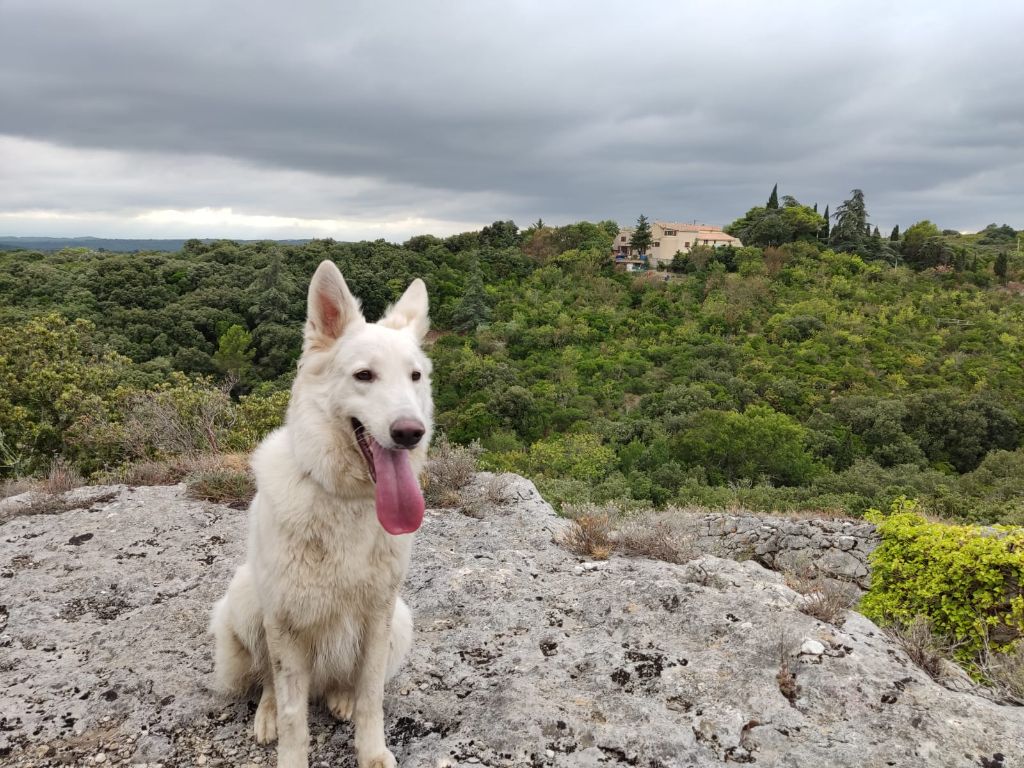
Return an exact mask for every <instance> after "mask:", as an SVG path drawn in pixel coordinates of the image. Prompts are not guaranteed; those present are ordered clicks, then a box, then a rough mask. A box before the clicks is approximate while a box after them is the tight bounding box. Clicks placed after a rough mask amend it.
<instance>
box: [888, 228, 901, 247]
mask: <svg viewBox="0 0 1024 768" xmlns="http://www.w3.org/2000/svg"><path fill="white" fill-rule="evenodd" d="M889 239H890V240H891V241H892V242H894V243H898V242H899V239H900V225H899V224H897V225H896V226H895V227H893V228H892V234H890V235H889Z"/></svg>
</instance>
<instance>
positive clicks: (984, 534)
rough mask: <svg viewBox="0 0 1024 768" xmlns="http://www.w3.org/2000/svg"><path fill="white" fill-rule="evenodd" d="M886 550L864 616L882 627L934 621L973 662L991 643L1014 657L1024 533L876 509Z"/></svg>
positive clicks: (877, 559) (1022, 621)
mask: <svg viewBox="0 0 1024 768" xmlns="http://www.w3.org/2000/svg"><path fill="white" fill-rule="evenodd" d="M867 519H868V520H871V521H872V522H874V523H875V524H876V525H877V526H878V531H879V533H880V534H881V536H882V544H881V545H880V546H879V547H878V549H876V550H875V552H874V554H873V555H872V556H871V564H872V572H871V590H870V591H869V592H868V594H867V595H865V596H864V599H863V600H862V601H861V604H860V609H861V611H862V612H863V613H864V614H865V615H866V616H868V617H869V618H871V619H873V620H875V621H878V622H880V623H897V624H901V625H904V626H906V625H909V624H911V623H912V622H913V621H914V619H915V618H916V617H918V616H925V617H927V618H928V619H929V620H930V621H931V624H932V627H933V628H934V631H935V632H936V633H938V634H939V635H944V636H946V637H947V638H949V639H950V640H951V641H952V642H953V643H954V644H955V645H956V647H957V650H956V655H957V657H958V658H960V660H961V661H965V662H968V663H972V662H973V661H974V660H975V659H976V658H977V657H978V655H979V654H980V653H981V652H982V651H983V650H984V649H985V647H986V644H988V645H990V646H991V647H992V648H993V649H995V650H1000V651H1007V650H1010V649H1012V647H1013V644H1014V643H1015V642H1016V641H1018V640H1019V639H1020V638H1021V637H1024V529H1022V528H1013V527H1009V526H989V527H979V526H975V525H947V524H944V523H935V522H929V521H928V520H926V519H925V518H924V516H923V515H921V513H920V512H918V511H917V502H915V501H909V500H907V499H906V498H902V497H901V498H899V499H897V500H896V501H895V502H893V505H892V508H891V509H890V511H889V512H888V513H883V512H880V511H879V510H876V509H873V510H871V511H870V512H869V513H868V514H867Z"/></svg>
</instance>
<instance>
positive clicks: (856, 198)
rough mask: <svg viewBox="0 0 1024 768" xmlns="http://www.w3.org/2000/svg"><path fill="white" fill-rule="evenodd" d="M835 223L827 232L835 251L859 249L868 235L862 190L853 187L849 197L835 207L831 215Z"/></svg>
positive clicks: (866, 213) (866, 212)
mask: <svg viewBox="0 0 1024 768" xmlns="http://www.w3.org/2000/svg"><path fill="white" fill-rule="evenodd" d="M833 218H835V220H836V223H835V226H833V227H832V231H831V233H830V234H829V243H831V244H832V246H833V247H834V248H835V249H836V250H837V251H853V252H856V251H859V250H861V249H862V248H863V247H864V246H865V244H866V241H867V239H868V237H869V235H870V232H869V231H868V211H867V206H866V205H865V202H864V192H863V191H861V190H859V189H854V190H852V191H851V192H850V197H849V199H847V200H844V201H843V202H842V204H841V205H840V206H839V207H838V208H836V212H835V214H834V216H833Z"/></svg>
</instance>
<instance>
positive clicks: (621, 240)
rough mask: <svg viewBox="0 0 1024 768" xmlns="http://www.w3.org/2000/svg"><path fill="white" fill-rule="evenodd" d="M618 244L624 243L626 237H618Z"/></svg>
mask: <svg viewBox="0 0 1024 768" xmlns="http://www.w3.org/2000/svg"><path fill="white" fill-rule="evenodd" d="M619 242H622V243H624V242H626V236H625V235H623V236H622V237H620V238H619Z"/></svg>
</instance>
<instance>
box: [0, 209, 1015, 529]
mask: <svg viewBox="0 0 1024 768" xmlns="http://www.w3.org/2000/svg"><path fill="white" fill-rule="evenodd" d="M857 193H859V190H854V194H852V195H851V198H850V199H849V200H847V201H844V203H842V204H841V205H839V206H837V208H836V214H835V215H834V216H831V215H828V212H827V210H826V212H825V213H824V214H819V213H818V212H817V210H816V209H817V206H816V205H814V206H810V207H809V206H806V205H804V204H801V203H800V202H798V201H797V200H796V199H795V198H792V197H789V196H783V197H782V198H781V199H780V198H779V197H778V194H777V192H775V191H773V195H772V197H771V198H770V199H769V201H768V204H767V205H765V206H761V207H754V208H751V209H750V210H749V211H748V212H747V213H746V214H745V215H744V216H743V217H740V218H739V219H737V220H736V221H735V222H733V223H732V224H731V225H729V226H728V227H727V230H728V231H730V232H732V233H733V234H736V235H737V236H739V237H740V238H741V239H742V240H743V241H744V247H742V248H720V249H703V248H697V249H694V250H693V251H692V252H690V253H689V254H679V255H678V256H677V259H676V260H675V261H674V262H673V265H672V271H671V272H667V273H664V274H663V273H659V272H654V271H652V272H649V273H644V274H640V275H637V274H632V273H630V274H627V273H619V272H615V271H614V265H613V262H612V260H611V258H610V252H611V245H612V241H613V238H614V237H615V235H616V234H617V232H618V226H617V225H616V224H615V223H614V222H599V223H588V222H580V223H577V224H572V225H569V226H564V227H551V226H546V225H544V224H543V222H538V223H537V224H536V225H534V226H531V227H529V228H528V229H525V230H520V229H519V228H518V227H517V226H516V225H515V224H514V223H513V222H511V221H498V222H494V223H493V224H491V225H489V226H487V227H484V228H483V229H482V230H481V231H479V232H467V233H463V234H460V235H455V236H452V237H448V238H437V237H433V236H430V235H423V236H419V237H414V238H412V239H410V240H409V241H407V242H406V243H404V244H401V245H398V244H392V243H387V242H385V241H383V240H378V241H374V242H360V243H340V242H334V241H332V240H314V241H312V242H309V243H306V244H279V243H274V242H258V243H245V244H239V243H235V242H232V241H227V240H223V241H215V242H209V243H204V242H200V241H198V240H193V241H189V242H187V243H186V244H185V246H184V248H183V249H182V250H181V251H179V252H175V253H158V252H140V253H133V254H123V253H109V252H96V251H91V250H88V249H85V248H74V249H66V250H63V251H59V252H57V253H40V252H36V251H29V250H20V251H9V252H4V253H0V473H3V475H5V476H13V475H16V474H28V473H32V472H38V471H41V470H42V469H43V468H45V467H46V466H47V465H48V463H49V462H50V461H51V460H52V459H53V457H54V456H58V455H59V456H63V457H65V458H66V459H68V460H69V461H71V462H73V463H74V464H75V465H76V466H77V467H78V468H79V470H80V471H82V472H85V473H98V472H102V471H104V470H109V469H111V468H113V467H116V466H118V465H120V464H123V463H125V462H130V461H137V460H140V459H142V458H147V457H148V458H156V457H159V456H162V455H166V454H168V453H170V452H173V451H175V450H180V446H179V447H178V448H176V447H175V446H174V445H169V444H167V441H166V440H163V441H162V440H161V439H160V438H159V436H158V435H155V434H151V433H150V432H147V431H146V429H145V424H146V423H147V419H150V420H152V418H153V414H154V413H157V412H160V413H167V412H173V413H177V414H178V415H179V417H180V418H181V419H185V420H186V421H187V420H188V419H189V418H192V419H193V420H194V421H195V420H196V419H198V421H200V422H202V423H198V422H197V423H196V424H193V426H192V428H194V429H195V430H196V434H197V435H200V437H198V438H197V440H198V441H199V442H200V443H202V447H203V448H204V449H207V450H221V449H224V448H225V447H231V448H235V449H239V450H245V449H247V448H250V447H251V446H252V445H253V444H254V443H255V441H256V440H258V439H259V437H260V436H261V435H262V434H263V433H265V432H266V431H267V430H268V429H270V428H271V427H272V426H274V425H275V424H277V423H278V422H279V420H280V418H281V414H282V413H283V409H284V405H285V403H286V402H287V390H288V387H289V384H290V381H291V377H292V373H293V370H294V364H295V361H296V359H297V356H298V352H299V348H300V334H301V328H302V322H303V319H304V315H305V295H306V287H307V285H308V281H309V277H310V275H312V273H313V270H314V269H315V267H316V265H317V264H318V263H319V262H320V261H321V260H322V259H332V260H334V261H335V262H336V263H337V264H338V266H339V267H340V268H341V270H342V272H343V273H344V275H345V278H346V280H347V281H348V283H349V285H350V287H351V288H352V290H353V292H354V293H355V294H356V295H358V296H359V297H360V298H361V299H362V303H363V307H364V310H365V312H366V314H367V316H368V317H369V318H371V319H373V318H376V317H378V316H379V315H380V314H381V313H382V312H383V310H384V308H385V307H386V306H387V304H388V303H389V302H391V301H393V300H394V299H396V298H397V297H398V295H400V293H401V291H402V290H403V289H404V288H405V286H406V285H407V284H408V283H409V282H410V281H411V280H412V279H413V278H414V277H422V278H423V279H424V280H425V281H426V283H427V286H428V289H429V291H430V297H431V316H432V323H433V328H434V330H435V332H436V333H435V334H433V335H434V336H435V337H436V338H434V340H433V343H432V346H431V348H430V354H431V356H432V358H433V359H434V365H435V371H436V373H435V377H434V381H435V398H436V402H437V422H438V426H439V428H440V429H441V430H443V431H444V432H445V433H446V434H447V435H448V437H449V438H450V439H452V440H454V441H458V442H470V441H474V440H478V441H480V443H481V445H482V446H483V448H484V449H485V453H484V455H483V459H482V460H483V462H484V464H485V465H486V466H489V467H491V468H494V469H498V470H514V471H518V472H522V473H525V474H527V475H529V476H531V477H533V478H534V479H536V480H537V482H538V485H539V487H540V488H541V490H542V491H543V492H544V493H545V494H546V495H547V496H548V498H549V499H551V500H553V501H554V502H556V503H558V502H562V501H581V500H595V501H602V500H611V499H624V500H627V501H628V500H633V501H635V502H647V503H654V504H668V503H679V504H688V503H703V504H710V505H726V504H730V503H742V504H744V505H746V506H748V507H750V508H754V509H765V510H774V509H797V508H799V509H833V510H841V511H844V512H847V513H851V514H860V513H862V512H863V511H864V510H865V509H867V508H869V507H878V508H887V507H888V506H889V504H890V503H891V502H892V500H893V499H894V498H897V497H898V496H901V495H906V496H911V497H915V498H918V499H921V500H922V502H923V503H926V504H928V505H930V507H931V508H932V509H934V510H936V511H938V512H940V513H941V514H945V515H948V516H952V517H957V518H961V519H965V520H979V521H997V520H1001V521H1006V522H1017V523H1021V522H1024V502H1022V501H1021V498H1022V491H1024V452H1022V451H1021V448H1020V446H1021V437H1022V434H1024V432H1022V424H1024V421H1022V420H1024V409H1022V403H1024V397H1022V395H1024V371H1022V368H1021V364H1020V360H1021V353H1022V344H1024V332H1022V330H1021V329H1022V328H1024V322H1022V321H1024V299H1022V297H1021V291H1022V286H1021V285H1020V284H1019V283H1017V282H1016V280H1017V279H1018V278H1019V275H1020V272H1021V269H1022V268H1024V264H1022V263H1020V261H1019V259H1018V255H1017V251H1016V250H1015V249H1016V247H1017V242H1018V233H1017V232H1016V231H1015V230H1013V229H1012V228H1011V227H1008V226H1006V225H995V224H993V225H991V226H990V227H987V228H986V229H985V230H984V231H982V232H980V233H978V234H976V235H960V234H957V233H951V232H949V231H942V230H940V229H938V227H936V226H935V225H934V224H932V223H931V222H927V221H924V222H917V223H914V224H912V225H911V226H908V227H906V229H905V230H904V231H903V234H902V235H901V234H900V231H899V228H897V229H895V230H893V233H892V235H889V234H888V233H887V234H886V236H885V238H882V236H881V235H880V233H879V231H878V228H877V227H874V228H872V227H871V225H870V223H869V219H868V217H867V211H866V208H865V205H864V197H863V193H859V194H857ZM773 199H774V202H773ZM160 409H163V410H162V411H161V410H160Z"/></svg>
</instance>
